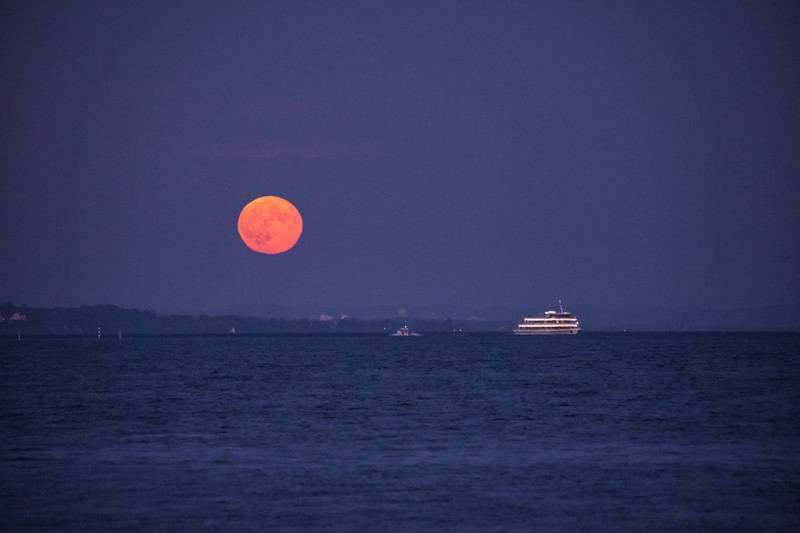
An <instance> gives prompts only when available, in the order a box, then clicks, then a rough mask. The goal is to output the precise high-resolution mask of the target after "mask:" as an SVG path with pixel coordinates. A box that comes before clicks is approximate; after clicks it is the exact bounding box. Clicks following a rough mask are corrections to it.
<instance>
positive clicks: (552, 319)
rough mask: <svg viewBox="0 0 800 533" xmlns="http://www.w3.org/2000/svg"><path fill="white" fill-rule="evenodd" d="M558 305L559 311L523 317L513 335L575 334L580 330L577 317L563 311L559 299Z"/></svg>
mask: <svg viewBox="0 0 800 533" xmlns="http://www.w3.org/2000/svg"><path fill="white" fill-rule="evenodd" d="M558 307H559V309H561V311H545V313H544V315H540V316H527V317H525V318H524V319H523V320H522V324H518V325H517V329H515V330H514V335H576V334H577V333H578V332H579V331H580V330H581V326H580V324H579V323H578V319H577V318H576V317H575V316H574V315H573V314H572V313H570V312H569V311H564V306H562V305H561V301H560V300H559V302H558Z"/></svg>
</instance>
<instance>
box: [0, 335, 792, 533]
mask: <svg viewBox="0 0 800 533" xmlns="http://www.w3.org/2000/svg"><path fill="white" fill-rule="evenodd" d="M0 373H1V374H0V375H2V390H1V392H0V400H1V403H0V447H1V448H0V449H2V456H1V457H0V505H1V507H2V510H1V512H2V515H1V517H0V526H2V528H3V529H5V530H39V529H58V530H73V531H78V530H80V531H83V530H87V529H90V530H103V531H108V530H134V529H146V530H208V529H224V530H236V531H243V530H250V531H252V530H273V531H301V530H318V531H338V530H342V531H393V530H397V531H470V530H480V531H523V530H525V531H528V530H547V531H731V530H735V531H743V530H745V531H746V530H752V531H790V530H795V531H797V530H798V529H800V335H797V334H711V333H709V334H591V333H587V334H581V335H578V336H577V337H569V338H555V337H551V338H532V337H514V336H511V335H466V336H424V337H415V338H398V337H382V336H381V337H378V336H311V337H307V336H306V337H303V336H263V337H237V336H229V337H210V338H203V337H188V338H127V339H121V340H120V339H116V338H108V339H105V338H104V339H101V340H97V339H47V340H41V339H38V340H37V339H22V340H21V341H18V340H16V339H5V340H0Z"/></svg>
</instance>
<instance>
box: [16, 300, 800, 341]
mask: <svg viewBox="0 0 800 533" xmlns="http://www.w3.org/2000/svg"><path fill="white" fill-rule="evenodd" d="M573 311H574V312H575V314H576V316H577V317H578V318H579V320H580V322H581V327H582V330H583V332H587V333H588V332H620V333H621V332H798V331H800V306H775V307H772V308H753V309H742V310H734V311H716V310H703V309H690V308H687V309H681V308H663V309H626V310H613V309H604V308H583V309H581V308H577V309H573ZM529 312H535V311H533V310H531V311H529ZM477 313H481V314H482V315H483V316H486V317H487V318H480V317H479V316H477V315H476V311H475V310H471V309H458V308H449V309H443V310H442V311H441V312H438V313H437V312H433V311H430V308H429V307H426V308H421V309H420V311H419V312H418V314H416V313H415V312H414V310H413V308H412V309H411V313H409V314H408V315H407V316H386V317H369V318H364V319H361V318H358V317H357V316H349V315H344V314H341V315H339V316H338V317H334V316H331V315H329V314H325V313H318V314H315V315H312V314H310V313H308V316H306V317H285V316H283V317H279V316H255V315H239V314H219V315H202V314H198V315H190V314H163V315H162V314H159V313H156V312H155V311H151V310H141V309H125V308H122V307H118V306H116V305H110V304H103V305H90V306H80V307H67V308H62V307H56V308H37V307H28V306H26V305H17V304H14V303H12V302H6V303H4V304H0V337H17V336H20V335H24V336H77V337H96V336H97V333H98V328H99V330H100V335H101V337H110V336H113V337H118V336H119V335H120V334H121V335H123V336H152V335H230V334H241V335H263V334H293V333H296V334H333V333H343V334H353V333H364V334H370V333H373V334H381V333H391V332H394V331H396V330H397V329H399V328H400V327H402V326H404V325H408V326H409V327H411V329H412V331H416V332H426V333H459V332H463V333H504V332H508V333H510V332H511V330H512V329H513V328H514V326H516V324H517V322H518V320H519V319H520V318H521V317H522V316H523V315H524V311H523V310H519V309H501V310H497V309H487V310H480V311H477Z"/></svg>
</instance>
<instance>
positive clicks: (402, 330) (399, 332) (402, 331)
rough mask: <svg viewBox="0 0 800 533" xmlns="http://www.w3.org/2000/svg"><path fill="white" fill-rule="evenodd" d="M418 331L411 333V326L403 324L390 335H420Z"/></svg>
mask: <svg viewBox="0 0 800 533" xmlns="http://www.w3.org/2000/svg"><path fill="white" fill-rule="evenodd" d="M420 336H421V335H420V334H419V333H411V328H409V327H408V326H403V327H402V328H400V329H398V330H397V331H395V332H394V333H392V334H391V335H390V337H420Z"/></svg>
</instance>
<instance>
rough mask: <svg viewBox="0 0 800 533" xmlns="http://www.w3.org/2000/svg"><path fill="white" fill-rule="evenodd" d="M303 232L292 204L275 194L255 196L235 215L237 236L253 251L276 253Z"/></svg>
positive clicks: (287, 248)
mask: <svg viewBox="0 0 800 533" xmlns="http://www.w3.org/2000/svg"><path fill="white" fill-rule="evenodd" d="M301 233H303V218H302V217H301V216H300V212H299V211H298V210H297V208H296V207H295V206H293V205H292V204H291V203H289V202H287V201H286V200H284V199H283V198H278V197H277V196H262V197H261V198H256V199H255V200H253V201H252V202H250V203H249V204H247V205H246V206H244V209H242V212H241V214H240V215H239V235H240V236H241V237H242V240H243V241H244V243H245V244H246V245H247V246H248V247H249V248H250V249H251V250H253V251H256V252H259V253H262V254H279V253H282V252H285V251H287V250H289V249H291V248H292V247H293V246H294V245H295V243H297V239H299V238H300V234H301Z"/></svg>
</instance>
